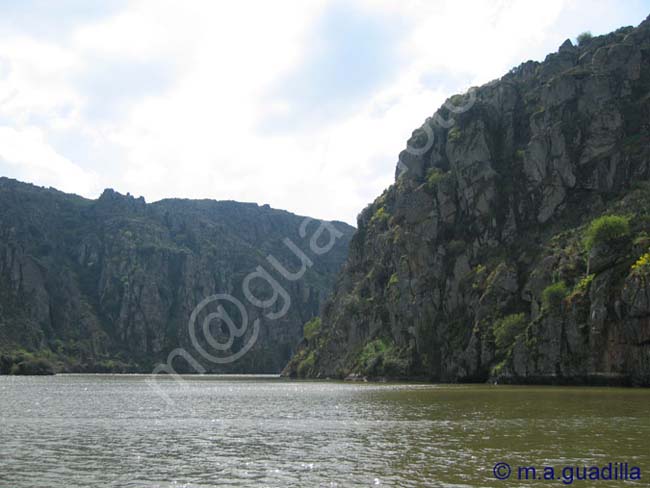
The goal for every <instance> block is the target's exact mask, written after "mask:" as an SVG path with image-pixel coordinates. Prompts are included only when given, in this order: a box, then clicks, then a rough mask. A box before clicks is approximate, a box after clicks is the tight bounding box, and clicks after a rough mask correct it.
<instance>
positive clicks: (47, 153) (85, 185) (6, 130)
mask: <svg viewBox="0 0 650 488" xmlns="http://www.w3.org/2000/svg"><path fill="white" fill-rule="evenodd" d="M0 161H2V162H4V163H5V164H6V165H8V168H9V169H10V172H11V175H10V176H13V177H15V178H19V179H22V180H27V181H36V182H38V183H39V184H41V185H48V186H53V187H55V188H57V189H59V190H63V191H67V192H76V193H80V194H81V195H86V196H92V195H94V194H95V193H96V192H97V188H98V185H97V183H98V178H97V175H95V174H93V173H91V172H88V171H86V170H84V169H82V168H80V167H79V166H77V165H75V164H73V163H71V162H70V161H68V160H67V159H66V158H65V157H63V156H61V155H60V154H58V153H57V152H56V151H55V150H54V149H53V148H52V147H50V146H49V145H48V144H47V142H46V141H45V138H44V136H43V132H42V130H41V129H38V128H35V127H28V128H25V129H21V130H16V129H13V128H11V127H0Z"/></svg>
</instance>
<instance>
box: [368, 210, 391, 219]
mask: <svg viewBox="0 0 650 488" xmlns="http://www.w3.org/2000/svg"><path fill="white" fill-rule="evenodd" d="M389 217H390V215H389V214H388V212H387V211H386V207H383V206H382V207H379V208H378V209H377V210H376V211H375V213H374V214H373V216H372V218H371V219H370V222H386V221H387V220H388V218H389Z"/></svg>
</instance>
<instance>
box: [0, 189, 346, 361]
mask: <svg viewBox="0 0 650 488" xmlns="http://www.w3.org/2000/svg"><path fill="white" fill-rule="evenodd" d="M304 222H305V219H304V218H303V217H299V216H296V215H293V214H291V213H289V212H285V211H281V210H274V209H271V208H270V207H269V206H267V205H265V206H261V207H260V206H258V205H255V204H248V203H237V202H230V201H224V202H219V201H211V200H163V201H160V202H156V203H152V204H146V203H145V201H144V199H142V198H133V197H132V196H129V195H127V196H124V195H121V194H119V193H117V192H115V191H113V190H106V191H104V193H103V194H102V195H101V197H100V198H99V199H97V200H87V199H84V198H81V197H78V196H75V195H69V194H65V193H61V192H59V191H57V190H54V189H44V188H39V187H36V186H33V185H30V184H25V183H20V182H17V181H15V180H10V179H7V178H0V356H1V360H0V371H2V372H4V373H7V372H10V371H11V370H12V369H13V371H14V372H29V371H32V370H34V371H47V370H48V369H49V367H48V365H47V362H49V363H52V364H53V365H54V369H55V370H58V371H144V372H147V371H151V368H153V366H154V365H155V364H156V363H158V362H165V361H166V359H167V355H168V353H169V352H170V351H172V350H174V349H176V348H179V347H184V348H186V349H187V351H188V352H189V353H190V354H191V355H192V356H193V357H194V358H195V359H196V360H197V361H198V362H199V363H200V364H201V365H202V367H205V368H206V370H207V371H216V372H251V373H252V372H266V373H272V372H279V371H280V370H281V368H282V367H283V366H284V365H285V364H286V362H287V360H288V359H289V357H290V355H291V353H292V351H293V349H294V348H295V346H296V345H297V344H298V343H299V342H300V340H301V338H302V327H303V324H304V323H305V322H307V321H308V320H309V319H311V318H312V317H313V316H315V315H317V314H318V313H319V308H320V306H321V303H322V302H323V300H324V298H325V297H326V296H327V294H328V293H329V291H330V289H331V286H332V284H333V281H334V277H335V276H336V274H337V272H338V271H339V268H340V266H341V264H342V262H343V261H344V259H345V256H346V254H347V247H348V243H349V240H350V237H351V235H352V233H353V231H354V229H353V228H352V227H350V226H348V225H346V224H344V223H342V222H335V223H332V224H331V225H332V226H333V228H335V229H336V232H340V234H337V235H338V236H339V237H338V238H336V239H332V240H333V246H332V247H331V249H327V251H328V252H322V251H321V252H320V254H314V253H313V252H311V251H310V238H311V237H312V235H313V234H315V233H317V229H319V226H320V225H321V223H319V222H317V221H315V222H310V223H308V225H306V227H304V228H303V232H302V235H301V233H300V227H301V224H302V225H303V226H304V225H305V224H304ZM286 239H290V242H291V243H293V244H294V245H295V246H296V247H297V248H299V249H300V250H301V251H302V252H304V255H306V256H307V257H308V258H309V259H310V260H311V263H313V265H310V266H305V269H306V272H305V274H304V276H303V277H301V278H300V279H295V276H294V277H292V279H291V280H287V279H285V278H283V276H282V275H281V274H279V273H278V271H277V269H275V268H274V267H273V265H272V264H271V261H269V259H267V256H272V257H273V258H275V259H276V263H279V264H281V265H282V266H284V267H285V268H286V270H289V271H291V272H296V271H298V270H299V269H300V267H301V260H300V258H299V256H300V254H297V253H296V252H295V250H292V249H291V248H290V247H289V246H288V245H287V243H286ZM327 239H328V236H327V233H326V232H322V233H321V240H322V241H323V242H325V243H326V241H327ZM323 246H324V245H323ZM323 246H321V247H323ZM321 247H319V248H318V249H321ZM258 267H261V268H259V269H263V270H265V271H266V272H268V274H269V276H272V277H273V278H274V279H275V280H276V283H277V284H278V285H279V286H281V287H282V290H286V292H287V294H288V296H289V298H290V306H289V307H288V310H286V314H284V315H282V316H281V317H278V318H275V316H273V317H274V318H273V319H269V318H268V316H269V315H272V314H271V313H270V312H269V309H268V307H267V308H262V307H260V306H256V305H254V304H253V303H252V302H251V301H250V299H249V298H248V297H247V296H246V294H245V293H244V291H243V286H244V280H245V279H246V277H247V276H249V275H250V274H251V273H253V272H255V271H256V269H258ZM281 269H283V268H281ZM269 283H270V281H265V280H264V279H262V278H259V277H257V278H255V279H252V280H249V281H248V288H249V290H250V291H251V293H252V295H253V296H254V297H257V298H259V299H260V300H266V299H267V298H271V297H272V292H273V289H272V286H271V285H269ZM226 293H227V294H231V295H232V296H233V297H235V299H236V300H237V301H239V302H240V303H242V304H244V305H245V309H246V313H247V314H248V320H249V323H250V324H253V323H254V322H255V320H256V319H258V318H259V319H260V324H259V333H258V334H259V337H258V338H257V339H256V341H255V344H254V346H253V347H252V349H251V350H250V351H249V352H248V353H246V354H244V355H243V356H242V357H241V358H240V359H238V360H236V361H234V362H226V363H224V364H218V363H214V362H211V361H209V360H205V359H204V357H205V356H203V357H202V355H201V354H198V353H197V352H196V351H195V349H196V346H195V344H194V343H193V342H192V341H191V340H190V338H189V333H188V330H189V329H188V321H189V319H190V316H191V314H192V311H193V310H194V309H195V307H196V306H197V305H199V304H200V303H201V301H202V300H204V299H205V298H207V297H209V296H211V295H214V294H226ZM233 303H234V302H233ZM224 306H225V307H226V309H228V310H229V312H228V313H229V314H230V315H229V316H230V317H231V319H232V320H233V322H236V323H237V324H239V323H240V322H239V321H241V320H242V319H241V318H240V317H239V316H238V315H237V314H238V313H239V311H238V310H237V307H236V306H234V305H233V304H232V303H230V304H229V303H224ZM268 306H270V307H271V308H274V310H275V311H276V312H277V309H278V308H279V307H281V306H284V303H283V300H282V299H280V298H279V299H277V300H276V302H275V303H273V304H270V305H268ZM216 311H217V309H216V308H215V310H213V312H216ZM276 315H280V314H279V313H276ZM202 323H203V322H200V323H198V327H199V328H200V327H201V325H202ZM211 327H213V328H214V327H216V328H219V327H221V329H220V330H212V332H211V334H212V335H211V337H212V336H214V338H213V340H217V341H219V342H224V341H226V340H227V338H228V337H227V336H228V330H227V324H224V321H223V320H222V321H219V320H216V321H214V323H213V324H212V325H211ZM249 329H250V330H248V331H247V332H246V334H245V335H241V337H235V342H234V343H233V344H232V347H230V348H228V349H227V350H226V351H221V354H222V355H224V354H226V355H227V354H233V353H235V352H236V349H237V348H238V347H239V348H241V347H242V345H245V344H248V342H247V341H248V339H249V338H250V337H251V334H252V333H253V328H252V327H250V328H249ZM199 332H200V334H201V333H202V332H201V331H199ZM200 334H199V336H200V337H202V339H198V341H199V346H200V347H204V348H205V349H204V350H205V351H207V352H208V353H209V351H210V347H209V346H210V344H209V341H207V340H206V339H205V337H203V336H201V335H200ZM224 334H225V336H224ZM221 336H223V337H222V338H221V339H219V337H221ZM201 345H202V346H201ZM174 368H175V369H177V370H178V371H188V372H191V371H193V370H194V369H195V367H194V366H193V365H192V364H191V363H188V362H187V361H185V360H184V359H177V360H176V361H175V362H174Z"/></svg>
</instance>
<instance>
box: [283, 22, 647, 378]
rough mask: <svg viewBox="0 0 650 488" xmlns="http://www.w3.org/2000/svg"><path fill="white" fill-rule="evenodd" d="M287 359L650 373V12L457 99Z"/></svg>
mask: <svg viewBox="0 0 650 488" xmlns="http://www.w3.org/2000/svg"><path fill="white" fill-rule="evenodd" d="M407 148H408V149H407V150H406V151H404V152H403V153H402V154H401V155H400V163H399V164H398V171H397V176H396V181H395V183H394V184H393V185H392V186H391V187H390V188H388V189H387V190H386V191H385V192H384V193H383V194H382V195H381V196H380V197H379V198H377V199H376V200H375V201H374V202H373V203H372V204H371V205H369V206H368V207H367V208H366V209H365V210H363V212H362V213H361V214H360V215H359V218H358V232H357V233H356V235H355V236H354V238H353V240H352V243H351V245H350V255H349V258H348V261H347V264H346V265H345V267H344V271H343V272H342V274H341V276H340V278H339V280H338V284H337V287H336V291H335V293H334V295H333V298H332V300H331V301H329V303H328V304H327V305H326V307H325V309H324V313H323V315H322V318H321V319H318V320H315V321H313V322H312V323H311V324H310V327H309V334H306V338H305V341H304V342H303V344H302V347H301V349H300V351H299V352H298V354H296V355H295V356H294V358H293V359H292V361H291V362H290V364H289V365H288V366H287V368H286V369H285V374H287V375H292V376H307V377H346V376H353V377H354V376H368V377H410V378H414V377H419V378H427V379H430V380H434V381H486V380H488V379H494V380H498V381H510V382H552V383H562V382H578V383H586V382H588V383H591V382H593V383H624V384H645V385H648V384H650V284H649V283H650V255H649V254H648V250H649V246H650V237H649V234H648V233H650V183H648V178H649V176H650V168H649V163H650V21H649V20H646V21H645V22H643V23H642V24H641V25H640V26H639V27H637V28H632V27H627V28H622V29H619V30H617V31H616V32H613V33H611V34H608V35H605V36H600V37H594V38H590V37H589V36H582V37H581V42H580V44H579V45H574V44H573V43H572V42H571V41H570V40H567V41H566V42H564V43H563V44H562V46H560V48H559V51H558V52H556V53H553V54H550V55H549V56H547V58H546V59H545V60H544V62H541V63H540V62H533V61H529V62H526V63H524V64H522V65H520V66H518V67H517V68H514V69H513V70H511V71H510V72H509V73H508V74H506V75H505V76H503V77H502V78H501V79H499V80H495V81H493V82H491V83H488V84H486V85H484V86H481V87H479V88H477V89H473V90H470V91H469V92H468V93H466V94H464V95H457V96H455V97H452V98H451V99H449V100H448V101H447V102H446V103H445V105H444V106H443V107H442V108H441V109H440V110H438V111H437V112H436V113H435V114H434V116H433V117H432V118H430V119H428V120H427V122H426V123H425V125H423V126H422V127H421V128H419V129H418V130H416V131H415V132H414V133H413V136H412V138H411V139H410V140H409V142H408V146H407Z"/></svg>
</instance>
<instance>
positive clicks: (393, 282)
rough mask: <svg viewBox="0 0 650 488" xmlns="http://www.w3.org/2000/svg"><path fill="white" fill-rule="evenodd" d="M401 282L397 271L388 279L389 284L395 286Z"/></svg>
mask: <svg viewBox="0 0 650 488" xmlns="http://www.w3.org/2000/svg"><path fill="white" fill-rule="evenodd" d="M397 283H399V277H398V276H397V273H393V274H392V275H390V280H388V286H395V285H397Z"/></svg>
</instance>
